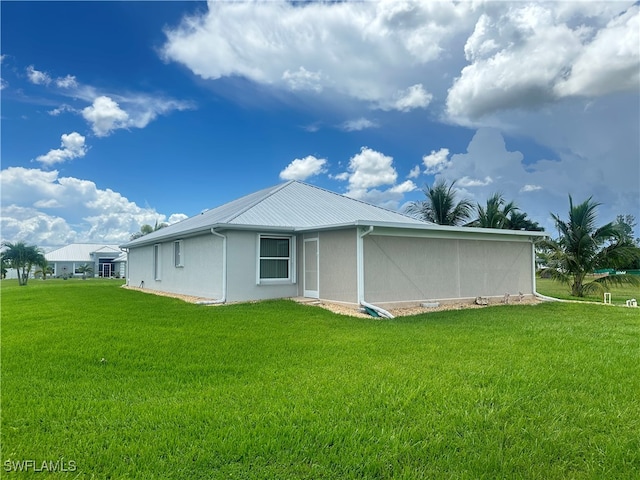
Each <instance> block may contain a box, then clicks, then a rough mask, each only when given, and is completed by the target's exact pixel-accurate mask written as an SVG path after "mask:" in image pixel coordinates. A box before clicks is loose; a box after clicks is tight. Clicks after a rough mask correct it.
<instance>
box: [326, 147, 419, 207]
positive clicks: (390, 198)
mask: <svg viewBox="0 0 640 480" xmlns="http://www.w3.org/2000/svg"><path fill="white" fill-rule="evenodd" d="M332 178H334V179H336V180H343V181H344V180H346V181H348V182H349V185H348V187H347V191H346V193H345V195H346V196H348V197H351V198H355V199H357V200H363V201H365V202H369V203H372V204H374V205H379V206H381V207H385V208H388V209H391V210H395V209H397V208H398V204H399V202H400V201H402V199H403V197H404V195H405V194H406V193H408V192H411V191H413V190H415V189H416V188H417V187H416V185H415V184H414V183H413V182H412V181H411V180H406V181H404V182H402V183H400V184H396V181H397V179H398V173H397V171H396V169H395V167H394V166H393V157H390V156H388V155H385V154H383V153H381V152H378V151H376V150H373V149H371V148H368V147H362V148H361V149H360V152H359V153H357V154H356V155H354V156H353V157H351V159H350V160H349V166H348V167H347V171H346V172H342V173H340V174H338V175H334V176H333V177H332ZM380 187H386V188H380Z"/></svg>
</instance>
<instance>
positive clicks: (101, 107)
mask: <svg viewBox="0 0 640 480" xmlns="http://www.w3.org/2000/svg"><path fill="white" fill-rule="evenodd" d="M82 116H83V117H84V119H85V120H86V121H87V122H89V123H90V124H91V128H92V130H93V133H95V134H96V135H97V136H98V137H104V136H107V135H109V134H110V133H111V132H112V131H113V130H115V129H117V128H126V127H127V125H128V123H129V114H128V113H127V112H125V111H124V110H122V109H121V108H120V106H119V105H118V104H117V103H116V102H114V101H113V100H112V99H111V98H109V97H106V96H100V97H98V98H96V99H95V100H94V101H93V105H91V106H89V107H86V108H85V109H84V110H82Z"/></svg>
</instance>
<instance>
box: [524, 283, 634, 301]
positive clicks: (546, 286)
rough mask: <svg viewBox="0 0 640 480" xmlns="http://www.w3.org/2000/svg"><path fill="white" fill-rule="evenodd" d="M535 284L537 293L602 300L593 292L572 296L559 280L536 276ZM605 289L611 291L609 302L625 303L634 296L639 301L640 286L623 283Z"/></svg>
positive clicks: (599, 294)
mask: <svg viewBox="0 0 640 480" xmlns="http://www.w3.org/2000/svg"><path fill="white" fill-rule="evenodd" d="M536 286H537V290H538V292H539V293H541V294H543V295H548V296H550V297H555V298H562V299H565V300H579V301H587V302H600V303H602V302H603V294H602V293H595V294H591V295H587V296H585V297H582V298H578V297H572V296H571V288H570V287H569V286H568V285H567V284H565V283H561V282H556V281H554V280H551V279H549V278H537V279H536ZM605 291H607V292H609V293H611V303H612V304H614V305H625V302H626V301H627V300H629V299H631V298H635V299H636V300H637V301H638V302H639V303H640V287H634V286H631V285H625V286H622V287H619V286H617V287H613V288H609V289H606V290H605Z"/></svg>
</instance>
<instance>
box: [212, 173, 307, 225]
mask: <svg viewBox="0 0 640 480" xmlns="http://www.w3.org/2000/svg"><path fill="white" fill-rule="evenodd" d="M294 182H295V180H289V181H288V182H285V183H281V184H279V185H274V186H273V187H267V188H266V189H265V190H268V192H267V193H266V194H265V195H263V196H261V197H260V198H258V199H256V200H255V201H254V202H252V203H251V204H249V205H247V206H246V207H244V208H241V209H240V210H238V211H237V212H235V213H234V214H233V215H231V216H230V217H227V219H226V220H225V222H224V223H231V222H232V221H233V220H235V219H236V218H238V217H239V216H240V215H242V214H243V213H246V212H248V211H249V210H251V209H252V208H253V207H255V206H256V205H258V204H259V203H262V202H263V201H265V200H266V199H267V198H269V197H271V196H272V195H274V194H275V193H277V192H279V191H280V190H282V189H283V188H285V187H287V186H288V185H291V184H292V183H294ZM249 195H251V194H249Z"/></svg>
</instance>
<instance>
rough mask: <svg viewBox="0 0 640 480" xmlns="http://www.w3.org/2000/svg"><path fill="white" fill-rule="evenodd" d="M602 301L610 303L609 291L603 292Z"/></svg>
mask: <svg viewBox="0 0 640 480" xmlns="http://www.w3.org/2000/svg"><path fill="white" fill-rule="evenodd" d="M604 303H605V304H607V305H611V294H610V293H609V292H605V293H604Z"/></svg>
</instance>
